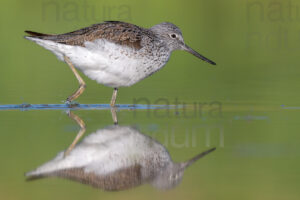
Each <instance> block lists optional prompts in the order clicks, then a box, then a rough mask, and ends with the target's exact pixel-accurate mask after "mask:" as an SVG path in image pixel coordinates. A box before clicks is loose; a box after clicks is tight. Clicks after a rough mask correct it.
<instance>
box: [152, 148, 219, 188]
mask: <svg viewBox="0 0 300 200" xmlns="http://www.w3.org/2000/svg"><path fill="white" fill-rule="evenodd" d="M215 149H216V148H211V149H209V150H207V151H205V152H202V153H200V154H198V155H196V156H194V157H192V158H191V159H189V160H187V161H185V162H181V163H173V162H172V163H169V164H168V165H167V166H166V167H165V168H164V169H162V170H161V171H160V173H159V174H158V175H157V176H156V177H155V179H154V180H153V181H152V185H153V186H154V187H156V188H158V189H162V190H168V189H172V188H174V187H176V186H177V185H178V184H179V183H180V182H181V180H182V177H183V174H184V171H185V169H186V168H188V167H189V166H191V165H192V164H194V163H195V162H196V161H198V160H199V159H200V158H202V157H204V156H205V155H207V154H209V153H211V152H213V151H214V150H215Z"/></svg>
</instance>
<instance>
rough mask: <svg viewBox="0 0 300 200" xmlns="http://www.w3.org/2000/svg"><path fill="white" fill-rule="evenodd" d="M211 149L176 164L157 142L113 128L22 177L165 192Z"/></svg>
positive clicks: (133, 131)
mask: <svg viewBox="0 0 300 200" xmlns="http://www.w3.org/2000/svg"><path fill="white" fill-rule="evenodd" d="M214 150H215V148H211V149H209V150H207V151H204V152H202V153H200V154H198V155H196V156H194V157H192V158H191V159H189V160H187V161H185V162H179V163H176V162H173V160H172V159H171V156H170V154H169V152H168V150H167V149H166V148H165V147H164V146H163V145H162V144H161V143H159V142H158V141H156V140H154V139H153V138H151V137H149V136H147V135H144V134H142V133H140V132H139V131H138V130H137V129H135V128H132V127H130V126H118V125H115V126H109V127H107V128H104V129H99V130H97V131H96V132H95V133H92V134H90V135H88V136H86V137H85V138H84V139H83V140H82V142H81V143H78V144H77V145H76V146H75V147H74V149H73V150H72V151H71V152H70V153H69V154H68V155H67V156H65V154H64V152H60V153H58V155H57V156H56V157H55V158H54V159H52V160H50V161H48V162H46V163H45V164H43V165H41V166H39V167H38V168H36V169H35V170H33V171H30V172H28V173H26V176H27V178H28V180H34V179H39V178H44V177H60V178H65V179H69V180H73V181H78V182H80V183H83V184H88V185H91V186H94V187H96V188H100V189H103V190H108V191H118V190H125V189H129V188H133V187H137V186H139V185H142V184H147V183H148V184H151V185H152V186H153V187H155V188H157V189H162V190H166V189H171V188H174V187H175V186H177V185H178V184H179V183H180V182H181V180H182V177H183V174H184V171H185V169H186V168H187V167H189V166H191V165H192V164H193V163H195V162H196V161H197V160H199V159H200V158H202V157H203V156H205V155H207V154H208V153H210V152H212V151H214Z"/></svg>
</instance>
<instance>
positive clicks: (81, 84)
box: [64, 56, 86, 103]
mask: <svg viewBox="0 0 300 200" xmlns="http://www.w3.org/2000/svg"><path fill="white" fill-rule="evenodd" d="M64 60H65V61H66V63H67V64H68V65H69V67H70V68H71V70H72V72H73V73H74V75H75V77H76V78H77V80H78V82H79V88H78V89H77V91H76V92H74V93H73V94H72V95H71V96H69V97H68V98H67V102H69V103H70V102H72V101H73V100H75V99H77V98H78V97H79V96H80V95H81V94H82V93H83V91H84V90H85V88H86V84H85V82H84V80H83V79H82V78H81V77H80V75H79V74H78V72H77V70H76V69H75V67H74V65H73V64H72V63H71V61H70V59H69V58H68V57H67V56H64Z"/></svg>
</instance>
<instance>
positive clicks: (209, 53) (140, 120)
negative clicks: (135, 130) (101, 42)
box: [0, 0, 300, 200]
mask: <svg viewBox="0 0 300 200" xmlns="http://www.w3.org/2000/svg"><path fill="white" fill-rule="evenodd" d="M1 3H2V4H1V6H0V28H1V31H0V36H1V45H0V53H1V60H0V63H1V73H0V92H1V97H0V104H1V105H2V104H21V103H31V104H40V103H62V102H63V101H64V100H65V99H66V97H67V96H68V95H70V94H71V93H72V92H73V91H75V89H77V87H78V83H77V80H76V79H75V77H74V75H73V74H72V73H71V71H70V69H69V67H68V66H67V65H66V64H64V63H62V62H60V61H58V60H57V59H56V57H55V56H54V55H52V53H51V52H49V51H47V50H45V49H43V48H42V47H40V46H38V45H36V44H34V43H33V42H30V41H27V40H25V39H24V38H23V36H24V35H25V34H24V30H33V31H37V32H44V33H64V32H69V31H72V30H76V29H79V28H82V27H85V26H89V25H91V24H94V23H99V22H102V21H104V20H119V21H126V22H130V23H133V24H137V25H139V26H143V27H151V26H153V25H155V24H158V23H161V22H163V21H169V22H172V23H174V24H176V25H177V26H179V27H180V28H181V30H182V32H183V35H184V38H185V42H186V43H187V44H189V45H190V46H191V47H192V48H194V49H195V50H197V51H198V52H199V53H201V54H203V55H204V56H206V57H208V58H210V59H212V60H213V61H215V62H216V63H217V66H216V67H213V66H211V65H209V64H207V63H204V62H202V61H200V60H198V59H197V58H195V57H193V56H192V55H190V54H188V53H186V52H181V51H177V52H174V53H173V55H172V56H171V59H170V61H169V62H168V64H167V65H166V66H165V67H164V68H163V69H162V70H161V71H159V72H158V73H156V74H154V75H153V76H151V77H149V78H147V79H145V80H143V81H141V82H140V83H138V84H136V85H134V86H132V87H130V88H121V89H120V91H119V96H118V100H117V103H120V104H131V103H132V102H133V100H134V98H147V99H148V100H149V101H150V103H151V104H154V103H155V102H156V101H157V100H158V99H160V98H167V99H168V101H169V102H170V104H173V103H174V101H175V100H176V99H178V101H179V102H181V103H186V104H191V107H190V110H189V111H187V112H190V113H189V114H190V115H192V113H193V109H194V110H195V109H196V110H197V113H198V115H197V116H196V117H190V118H187V117H184V116H183V111H182V110H180V111H179V117H178V113H174V112H173V111H171V115H170V116H168V117H166V116H165V117H163V118H159V117H157V116H156V115H154V114H153V113H152V115H151V116H150V117H148V116H147V111H138V117H137V116H135V115H134V114H133V112H134V111H120V112H119V113H118V114H119V121H120V124H127V125H136V126H138V127H140V128H141V130H142V132H143V133H144V134H150V135H151V134H152V132H153V131H155V132H156V134H155V135H156V138H157V139H158V140H159V141H160V142H162V143H163V142H164V137H163V136H164V133H166V132H167V133H169V132H170V130H173V128H175V129H176V131H175V133H174V134H175V136H176V138H179V140H180V139H182V140H184V138H183V135H184V134H183V133H184V132H185V131H186V130H194V129H195V130H196V132H197V134H198V135H199V137H198V140H199V143H198V145H197V146H196V147H191V146H187V147H182V148H178V147H174V146H172V145H167V148H168V149H169V151H170V153H171V155H172V157H173V158H174V160H177V161H180V160H185V159H187V158H189V157H190V156H192V155H194V154H196V153H199V152H201V151H202V150H204V149H207V148H208V146H217V148H218V149H217V151H216V152H214V153H213V154H211V155H209V156H208V157H206V158H205V159H203V160H201V161H199V162H198V163H197V164H195V165H194V166H193V167H191V168H190V169H189V170H187V172H186V175H185V177H184V179H183V182H182V184H181V185H180V186H179V187H178V188H176V189H175V190H171V191H168V192H158V191H156V190H154V189H152V188H151V187H150V186H142V187H139V188H137V189H133V190H130V191H124V192H120V193H107V192H103V191H99V190H96V189H93V188H90V187H88V186H83V185H80V184H78V183H71V182H70V181H62V180H57V179H48V180H42V181H40V182H33V183H27V182H25V177H24V176H23V173H24V172H26V171H28V170H31V169H33V168H35V167H36V166H38V165H40V164H42V163H43V162H45V161H47V160H49V159H51V158H52V157H53V156H54V155H55V154H56V153H57V152H58V151H61V150H62V149H65V148H66V147H67V146H68V144H69V143H70V142H71V141H72V138H73V137H74V136H75V135H76V131H77V130H78V127H77V126H76V124H75V123H74V122H72V121H71V120H70V119H68V117H67V116H66V114H65V113H64V112H63V111H28V112H20V111H0V127H1V134H0V155H1V158H2V162H1V165H0V177H1V179H0V198H1V199H41V198H43V199H54V198H56V199H66V198H72V199H82V198H85V199H96V198H107V199H121V198H123V199H153V198H157V199H165V198H173V199H183V198H188V199H200V198H203V199H264V200H265V199H272V200H273V199H283V198H286V199H298V198H299V196H300V192H299V190H298V188H299V186H300V179H299V178H300V177H299V167H300V166H299V165H300V161H299V156H300V154H299V150H298V147H299V145H300V142H299V139H300V136H299V134H298V133H299V122H298V119H299V109H300V107H298V106H300V105H299V101H300V95H299V94H298V91H299V89H300V80H299V76H300V68H299V66H298V59H299V50H300V13H299V12H298V11H299V9H300V2H299V1H297V0H276V1H274V0H266V1H265V0H245V1H239V0H227V1H223V0H197V1H196V0H194V1H189V0H185V1H182V0H178V1H171V0H165V1H158V0H152V1H149V0H130V1H129V0H122V1H121V0H118V1H117V0H94V1H93V0H77V1H66V0H41V1H33V0H27V1H21V0H3V1H2V2H1ZM83 79H84V80H85V81H86V83H87V89H86V90H85V92H84V93H83V95H81V96H80V97H79V98H78V99H77V101H78V102H80V103H87V104H88V103H108V102H109V101H110V98H111V94H112V89H111V88H107V87H105V86H102V85H99V84H97V83H96V82H94V81H91V80H89V79H88V78H86V77H84V76H83ZM194 102H196V103H197V105H198V107H196V108H194V107H193V105H194V104H193V103H194ZM213 102H218V104H219V105H221V107H220V110H221V112H220V113H218V112H217V113H214V114H212V113H211V110H212V109H213V107H212V105H209V104H210V103H213ZM205 103H206V104H205ZM199 104H205V105H206V107H205V108H204V109H203V110H202V108H200V107H199ZM202 111H203V113H202V115H201V114H200V112H202ZM151 112H152V111H151ZM161 112H164V111H161ZM76 113H77V114H78V115H79V116H81V117H82V118H83V119H84V120H85V121H86V124H87V126H88V130H87V133H91V132H93V131H95V130H97V129H98V128H101V127H105V126H107V125H110V124H111V123H112V122H111V116H110V113H109V111H77V112H76ZM176 114H177V115H176ZM153 126H155V127H156V128H155V129H154V130H153ZM151 127H152V128H151ZM199 127H200V128H199ZM207 127H208V128H207ZM220 127H221V128H220ZM209 132H211V134H212V135H211V143H209V144H208V143H207V140H208V139H207V137H208V136H207V135H208V133H209ZM220 132H221V133H223V137H224V141H223V143H224V144H223V145H222V144H221V143H220V142H219V134H220Z"/></svg>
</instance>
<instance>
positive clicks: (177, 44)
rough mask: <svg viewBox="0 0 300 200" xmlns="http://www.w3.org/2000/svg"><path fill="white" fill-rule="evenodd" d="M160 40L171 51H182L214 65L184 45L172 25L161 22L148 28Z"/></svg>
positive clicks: (176, 29) (179, 31) (180, 33)
mask: <svg viewBox="0 0 300 200" xmlns="http://www.w3.org/2000/svg"><path fill="white" fill-rule="evenodd" d="M150 30H152V31H153V32H154V33H155V34H156V35H157V36H158V37H159V38H160V39H161V40H163V41H164V42H165V43H166V44H167V46H168V47H169V49H170V50H171V51H174V50H184V51H187V52H189V53H191V54H193V55H194V56H196V57H197V58H200V59H201V60H204V61H205V62H208V63H210V64H212V65H216V63H215V62H213V61H211V60H209V59H208V58H206V57H204V56H202V55H201V54H199V53H198V52H196V51H195V50H193V49H192V48H191V47H189V46H188V45H186V44H185V42H184V39H183V36H182V32H181V30H180V29H179V28H178V27H177V26H176V25H174V24H172V23H169V22H163V23H161V24H157V25H155V26H153V27H151V28H150Z"/></svg>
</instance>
